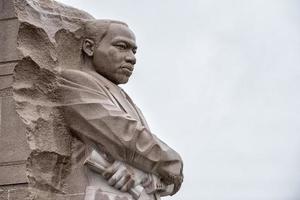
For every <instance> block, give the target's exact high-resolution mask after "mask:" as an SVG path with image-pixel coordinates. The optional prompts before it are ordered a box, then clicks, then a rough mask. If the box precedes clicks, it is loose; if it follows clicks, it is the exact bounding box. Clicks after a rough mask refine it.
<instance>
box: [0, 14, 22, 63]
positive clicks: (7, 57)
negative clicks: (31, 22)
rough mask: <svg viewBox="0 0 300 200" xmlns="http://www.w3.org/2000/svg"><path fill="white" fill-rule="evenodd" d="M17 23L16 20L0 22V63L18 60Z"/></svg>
mask: <svg viewBox="0 0 300 200" xmlns="http://www.w3.org/2000/svg"><path fill="white" fill-rule="evenodd" d="M18 29H19V22H18V20H17V19H12V20H4V21H0V30H1V31H0V41H1V43H0V52H1V54H0V63H1V62H8V61H12V60H18V59H19V54H18V51H17V34H18Z"/></svg>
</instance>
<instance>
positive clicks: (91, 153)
mask: <svg viewBox="0 0 300 200" xmlns="http://www.w3.org/2000/svg"><path fill="white" fill-rule="evenodd" d="M10 3H11V6H12V8H13V9H14V13H15V15H16V20H17V23H15V24H16V30H15V38H14V41H16V44H15V46H16V47H17V49H18V50H17V51H16V52H15V54H16V55H17V56H18V57H17V58H15V59H14V60H15V62H16V66H15V67H14V79H13V84H12V88H13V91H12V93H13V100H14V101H15V104H16V111H17V113H18V115H19V117H20V119H21V120H22V122H23V123H24V125H25V127H26V137H27V139H26V141H27V143H28V144H29V145H28V146H29V148H28V152H27V153H28V158H27V160H26V175H23V179H22V181H25V182H26V181H27V183H28V185H29V186H30V187H28V193H29V196H28V197H26V199H28V200H40V199H43V200H53V199H55V200H69V199H80V200H81V199H85V200H138V199H139V200H157V199H160V197H161V196H166V195H173V194H175V193H176V192H177V191H178V190H179V189H180V186H181V183H182V180H183V174H182V168H183V163H182V160H181V158H180V156H179V154H178V153H176V152H175V151H174V150H173V149H171V148H170V147H169V146H168V145H166V144H165V143H164V142H162V141H161V140H160V139H159V138H158V137H156V136H155V135H154V134H153V133H152V132H151V131H150V129H149V127H148V125H147V122H146V120H145V118H144V117H143V115H142V113H141V111H140V110H139V109H138V107H137V106H136V105H135V104H134V103H133V101H132V100H131V98H130V97H129V96H128V95H127V94H126V92H125V91H123V90H122V89H121V88H120V87H119V85H120V84H125V83H127V81H128V80H129V78H130V76H131V75H132V73H133V69H134V65H135V63H136V58H135V53H136V51H137V45H136V41H135V35H134V33H133V32H132V31H131V30H130V29H129V28H128V26H127V25H126V24H125V23H123V22H119V21H113V20H96V19H94V18H93V17H92V16H91V15H89V14H88V13H86V12H84V11H81V10H78V9H76V8H72V7H69V6H66V5H64V4H61V3H58V2H56V1H53V0H11V1H10ZM7 35H9V34H7ZM8 46H9V45H8ZM20 134H23V133H20ZM24 135H25V134H24ZM27 153H26V154H27ZM23 164H25V161H24V163H23ZM24 166H25V165H24ZM24 168H25V167H24ZM23 171H25V169H24V170H23ZM25 179H26V180H25Z"/></svg>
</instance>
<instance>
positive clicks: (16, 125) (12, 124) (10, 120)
mask: <svg viewBox="0 0 300 200" xmlns="http://www.w3.org/2000/svg"><path fill="white" fill-rule="evenodd" d="M0 111H1V118H0V137H1V140H0V152H1V154H0V162H14V161H20V160H24V159H26V157H27V155H28V153H29V148H28V144H27V141H26V136H25V126H24V124H23V123H22V122H21V120H20V119H19V117H18V115H17V113H16V111H15V102H14V100H13V98H12V97H1V98H0ZM23 172H24V171H23ZM0 179H1V177H0Z"/></svg>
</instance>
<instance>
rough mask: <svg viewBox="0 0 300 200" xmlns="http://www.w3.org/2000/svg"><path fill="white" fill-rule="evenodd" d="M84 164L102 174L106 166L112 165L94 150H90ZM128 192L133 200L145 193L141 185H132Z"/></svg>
mask: <svg viewBox="0 0 300 200" xmlns="http://www.w3.org/2000/svg"><path fill="white" fill-rule="evenodd" d="M84 164H85V165H87V166H88V167H89V168H90V169H92V170H94V171H96V172H98V173H99V174H103V173H104V172H105V171H106V170H107V168H109V167H110V166H111V165H112V164H111V163H109V162H108V161H107V160H105V158H103V156H102V155H101V154H99V153H98V152H97V151H96V150H93V151H92V152H91V154H90V155H89V156H88V157H87V158H86V160H85V161H84ZM129 193H130V194H131V195H132V197H133V198H134V199H135V200H138V199H139V198H140V197H141V195H142V196H145V195H147V194H146V192H145V191H144V187H143V186H142V185H136V186H134V187H133V188H131V189H130V190H129ZM143 199H144V198H143Z"/></svg>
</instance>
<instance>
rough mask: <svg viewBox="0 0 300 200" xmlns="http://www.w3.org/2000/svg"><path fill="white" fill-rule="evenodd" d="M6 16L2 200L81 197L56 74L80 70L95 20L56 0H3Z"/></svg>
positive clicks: (0, 104) (1, 70)
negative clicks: (84, 35) (85, 35)
mask: <svg viewBox="0 0 300 200" xmlns="http://www.w3.org/2000/svg"><path fill="white" fill-rule="evenodd" d="M0 11H1V12H0V41H1V43H0V50H1V54H0V113H1V115H0V130H1V132H0V137H1V139H0V152H1V154H0V200H6V199H82V197H83V193H82V192H83V191H81V190H78V189H77V188H76V186H75V185H76V184H77V185H78V184H79V185H80V183H78V182H77V183H75V181H72V177H71V178H70V177H69V175H70V171H71V170H72V169H71V167H72V165H71V148H72V140H73V138H72V137H71V136H70V134H69V132H68V130H67V129H66V128H65V126H64V121H63V118H62V117H61V114H60V111H59V110H58V109H57V108H56V105H57V102H56V101H57V95H58V94H55V92H53V91H54V88H55V87H56V84H57V80H56V76H55V72H53V69H55V68H56V67H63V68H78V67H79V66H80V61H81V60H80V58H81V57H80V56H81V52H80V38H81V23H82V20H85V19H91V18H93V17H92V16H90V15H89V14H87V13H85V12H83V11H80V10H77V9H75V8H72V7H69V6H66V5H63V4H60V3H57V2H55V1H52V0H1V1H0ZM15 110H16V111H17V113H18V115H17V114H16V112H15ZM20 119H21V120H20ZM28 183H29V187H28V188H27V184H28ZM71 184H74V187H73V186H72V185H71Z"/></svg>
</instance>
